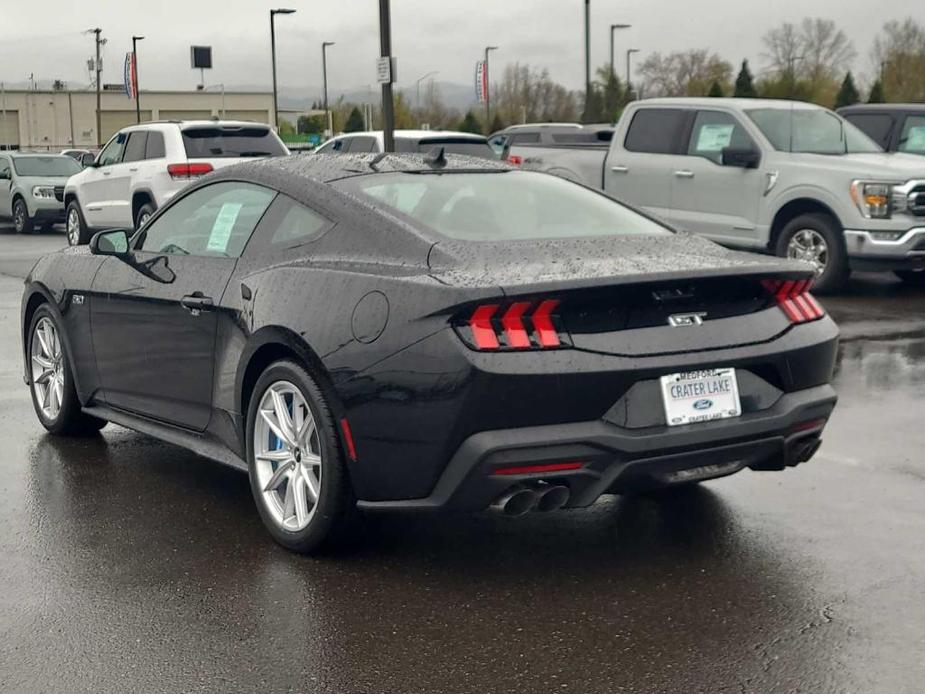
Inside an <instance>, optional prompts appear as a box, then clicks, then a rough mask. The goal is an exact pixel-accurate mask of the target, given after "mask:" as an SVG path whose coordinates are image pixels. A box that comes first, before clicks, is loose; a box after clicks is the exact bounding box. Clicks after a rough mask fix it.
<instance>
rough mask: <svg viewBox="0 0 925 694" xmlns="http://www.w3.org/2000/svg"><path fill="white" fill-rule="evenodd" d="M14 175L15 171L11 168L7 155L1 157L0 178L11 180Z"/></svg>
mask: <svg viewBox="0 0 925 694" xmlns="http://www.w3.org/2000/svg"><path fill="white" fill-rule="evenodd" d="M12 177H13V172H12V170H11V169H10V160H9V159H7V158H6V157H0V178H3V179H4V180H9V179H11V178H12Z"/></svg>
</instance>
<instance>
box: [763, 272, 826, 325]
mask: <svg viewBox="0 0 925 694" xmlns="http://www.w3.org/2000/svg"><path fill="white" fill-rule="evenodd" d="M762 284H763V285H764V288H765V289H767V290H768V292H769V293H770V294H772V295H773V296H774V300H775V301H777V305H778V306H780V309H781V311H783V312H784V313H785V314H786V316H787V318H789V319H790V322H791V323H808V322H809V321H814V320H819V319H820V318H822V317H823V316H824V315H825V309H824V308H822V306H821V305H820V304H819V302H818V301H816V298H815V297H814V296H813V295H812V294H810V293H809V290H810V289H811V288H812V286H813V281H812V280H764V281H762Z"/></svg>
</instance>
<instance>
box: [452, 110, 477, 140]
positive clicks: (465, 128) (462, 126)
mask: <svg viewBox="0 0 925 694" xmlns="http://www.w3.org/2000/svg"><path fill="white" fill-rule="evenodd" d="M457 130H459V131H460V132H464V133H475V134H476V135H481V134H482V124H481V123H480V122H479V119H478V118H476V117H475V114H474V113H473V112H472V111H466V116H465V118H463V119H462V120H461V121H460V122H459V126H458V127H457Z"/></svg>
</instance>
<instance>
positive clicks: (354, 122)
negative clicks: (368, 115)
mask: <svg viewBox="0 0 925 694" xmlns="http://www.w3.org/2000/svg"><path fill="white" fill-rule="evenodd" d="M365 129H366V124H365V123H364V122H363V114H362V113H360V109H358V108H357V107H356V106H354V107H353V110H352V111H350V115H349V116H347V122H346V123H345V124H344V132H345V133H358V132H362V131H363V130H365Z"/></svg>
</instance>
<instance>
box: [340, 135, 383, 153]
mask: <svg viewBox="0 0 925 694" xmlns="http://www.w3.org/2000/svg"><path fill="white" fill-rule="evenodd" d="M375 147H376V138H375V137H369V136H367V135H358V136H356V137H351V138H350V144H349V145H347V147H346V148H345V150H344V151H346V152H349V153H350V154H368V153H370V152H372V151H373V150H374V149H375Z"/></svg>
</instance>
